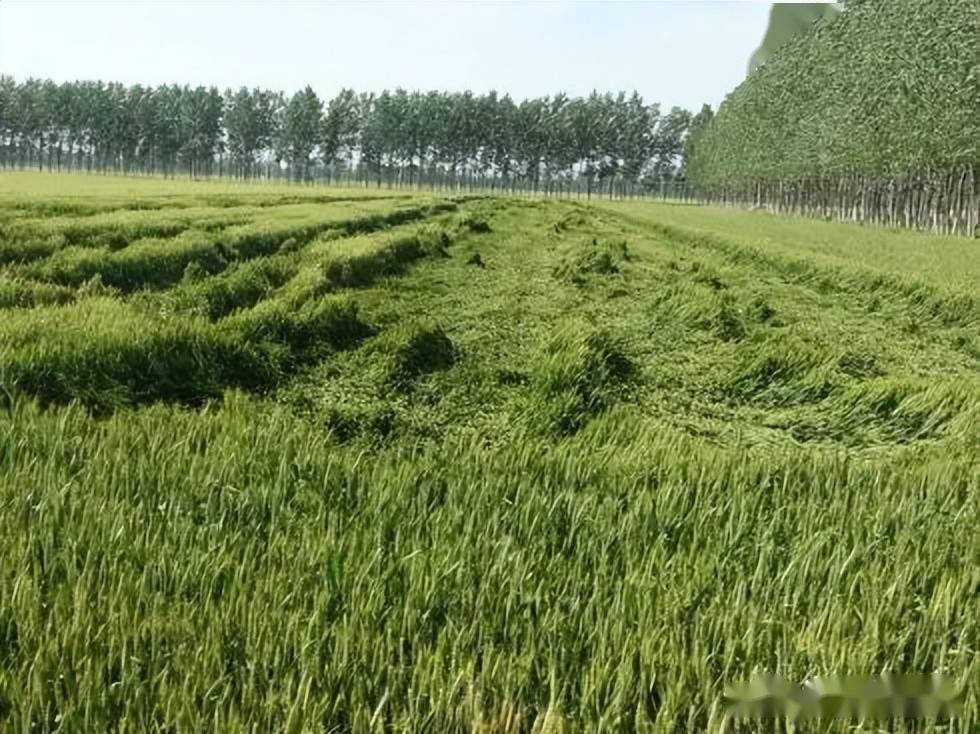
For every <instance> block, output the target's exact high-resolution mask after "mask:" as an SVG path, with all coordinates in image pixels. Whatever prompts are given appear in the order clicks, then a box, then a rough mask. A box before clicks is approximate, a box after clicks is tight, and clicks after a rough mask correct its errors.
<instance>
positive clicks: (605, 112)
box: [0, 77, 696, 196]
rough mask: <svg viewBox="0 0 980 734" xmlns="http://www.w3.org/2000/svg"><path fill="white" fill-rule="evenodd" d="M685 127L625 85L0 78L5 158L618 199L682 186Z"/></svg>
mask: <svg viewBox="0 0 980 734" xmlns="http://www.w3.org/2000/svg"><path fill="white" fill-rule="evenodd" d="M693 119H696V118H693ZM691 122H692V116H691V114H690V113H689V112H688V111H687V110H682V109H680V108H675V109H673V110H671V111H670V113H669V114H667V115H661V112H660V106H659V105H658V104H647V103H646V102H645V101H644V100H643V98H642V97H640V95H639V94H637V93H635V92H634V93H633V94H631V95H627V94H625V93H619V94H609V93H600V92H592V93H591V94H590V95H588V96H587V97H581V98H571V97H569V96H568V95H566V94H563V93H557V94H554V95H551V96H546V97H538V98H533V99H525V100H522V101H521V102H519V103H518V102H515V101H514V100H513V99H511V98H510V97H509V96H507V95H499V94H498V93H497V92H489V93H487V94H482V95H478V94H474V93H473V92H468V91H467V92H437V91H430V92H422V91H417V90H413V91H409V90H405V89H395V90H393V91H389V90H386V91H382V92H380V93H378V94H358V93H356V92H355V91H354V90H351V89H344V90H341V91H340V92H339V93H338V94H337V95H336V96H334V97H333V98H332V99H329V100H326V99H321V98H320V97H319V96H318V95H317V94H316V92H315V91H314V90H313V89H312V88H310V87H306V88H305V89H303V90H301V91H299V92H297V93H296V94H294V95H292V96H291V97H286V96H284V95H283V94H282V93H281V92H272V91H268V90H263V89H248V88H245V87H242V88H240V89H238V90H237V91H233V90H227V91H225V92H224V93H223V94H222V93H220V92H219V91H218V90H217V89H215V88H213V87H197V88H190V87H186V86H177V85H163V86H159V87H155V88H153V87H144V86H141V85H135V86H132V87H125V86H123V85H121V84H114V83H109V84H106V83H103V82H75V83H70V84H61V85H56V84H55V83H53V82H50V81H41V80H36V79H28V80H25V81H23V82H20V83H17V82H16V81H15V80H14V79H11V78H10V77H0V166H3V167H10V166H14V167H34V168H44V167H48V168H51V169H59V170H60V169H62V168H67V169H71V168H78V167H81V168H84V169H86V170H103V171H104V170H113V171H119V172H126V173H130V172H137V171H139V172H144V173H149V172H156V173H164V174H166V175H176V174H178V173H182V174H187V175H190V176H213V175H232V176H236V177H243V178H252V177H254V176H264V177H275V178H280V177H288V178H291V179H293V180H297V181H299V180H311V179H312V180H319V179H327V180H331V179H338V178H342V177H346V178H347V180H348V181H351V180H354V179H356V180H358V181H361V182H365V183H366V182H371V183H374V184H375V185H378V186H381V185H383V184H387V185H403V186H411V187H418V186H429V187H437V188H461V187H472V186H481V187H483V186H485V187H490V188H494V189H506V190H511V191H514V190H535V191H545V192H548V193H551V194H555V195H562V194H570V193H571V192H573V191H575V192H577V193H581V194H584V195H587V196H591V195H592V194H593V193H602V194H604V195H608V196H617V195H618V196H625V195H629V194H633V193H640V192H643V191H650V190H653V191H655V192H662V191H663V190H664V189H663V185H664V182H668V183H671V184H673V185H675V186H677V185H680V184H682V183H683V172H682V170H681V164H682V159H683V157H684V151H685V139H686V137H687V132H688V126H689V125H690V124H691Z"/></svg>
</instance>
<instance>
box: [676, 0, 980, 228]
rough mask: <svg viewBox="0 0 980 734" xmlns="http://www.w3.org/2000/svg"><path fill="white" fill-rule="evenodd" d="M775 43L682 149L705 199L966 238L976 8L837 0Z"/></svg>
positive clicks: (979, 85) (976, 94)
mask: <svg viewBox="0 0 980 734" xmlns="http://www.w3.org/2000/svg"><path fill="white" fill-rule="evenodd" d="M842 8H843V12H841V13H839V14H837V15H835V16H830V17H828V18H825V19H823V20H820V21H818V22H817V23H816V25H815V26H814V27H813V29H812V30H811V31H810V32H809V33H805V34H802V35H800V36H798V37H797V38H795V39H794V40H792V41H790V42H789V43H788V44H787V45H785V46H783V47H782V48H780V49H779V50H778V51H777V52H776V53H775V54H774V55H773V56H772V57H771V58H769V59H768V60H767V61H766V63H765V64H763V65H762V66H761V67H760V68H758V69H757V70H756V71H754V72H753V73H752V74H751V75H750V76H749V77H748V79H746V80H745V82H743V83H742V84H741V85H740V86H739V87H738V88H737V89H735V91H734V92H733V93H732V94H730V95H729V96H728V98H727V99H726V100H725V102H724V103H722V105H721V106H720V108H719V110H718V114H717V115H716V116H715V118H714V120H713V121H712V123H711V124H710V125H709V126H707V128H706V129H705V130H703V131H702V132H701V134H700V135H699V136H698V139H697V140H695V141H693V142H692V147H693V151H692V152H691V160H690V161H689V164H690V165H689V167H688V171H687V175H688V176H689V177H690V178H691V179H692V180H695V181H697V184H698V190H699V194H700V195H701V197H703V198H707V199H708V200H713V201H723V202H732V203H739V204H749V205H754V206H758V207H762V208H766V209H770V210H773V211H780V212H794V213H800V214H811V215H819V216H823V217H827V218H838V219H846V220H859V221H870V222H876V223H880V224H885V225H894V226H905V227H916V228H921V229H930V230H934V231H938V232H955V233H961V234H963V233H965V234H969V235H972V234H974V233H975V232H976V231H977V224H978V219H980V181H978V180H977V178H978V171H980V62H978V55H977V54H978V43H980V40H978V39H980V12H978V3H977V0H887V2H883V1H881V0H847V2H845V3H843V4H842Z"/></svg>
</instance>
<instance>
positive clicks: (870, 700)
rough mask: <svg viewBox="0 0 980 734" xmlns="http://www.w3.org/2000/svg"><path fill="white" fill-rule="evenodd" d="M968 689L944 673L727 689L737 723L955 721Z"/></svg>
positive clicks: (759, 682)
mask: <svg viewBox="0 0 980 734" xmlns="http://www.w3.org/2000/svg"><path fill="white" fill-rule="evenodd" d="M965 698H966V688H965V686H963V687H958V686H957V685H956V683H955V682H954V681H953V680H952V678H950V677H948V676H945V675H941V674H939V673H932V674H918V673H908V674H894V673H884V674H882V675H878V676H870V677H869V676H849V675H848V676H838V675H830V676H822V677H815V678H808V679H807V680H805V681H803V682H802V683H794V682H793V681H789V680H786V679H785V678H782V677H780V676H777V675H771V674H767V673H760V674H756V675H754V676H752V678H751V679H750V680H748V681H744V682H739V683H735V684H732V685H729V686H727V687H726V688H725V694H724V699H723V700H724V704H725V708H726V712H727V713H728V715H729V716H731V717H733V718H736V719H743V718H744V719H750V718H752V719H759V718H763V719H765V718H790V719H794V720H802V719H818V718H844V719H877V720H882V719H950V718H953V717H954V716H957V715H959V714H960V713H961V712H962V708H963V701H964V699H965Z"/></svg>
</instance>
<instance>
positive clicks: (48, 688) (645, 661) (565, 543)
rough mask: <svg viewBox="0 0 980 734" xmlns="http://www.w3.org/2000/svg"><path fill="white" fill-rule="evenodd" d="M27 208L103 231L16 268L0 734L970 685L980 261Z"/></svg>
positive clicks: (488, 226) (539, 716) (243, 726)
mask: <svg viewBox="0 0 980 734" xmlns="http://www.w3.org/2000/svg"><path fill="white" fill-rule="evenodd" d="M5 179H7V181H8V182H9V181H15V182H16V183H17V185H16V193H4V192H3V191H2V190H0V225H2V226H3V227H5V229H3V230H2V231H0V249H2V250H3V252H8V251H9V252H13V251H15V249H16V245H15V243H14V240H12V239H10V238H9V237H7V235H5V234H4V233H6V232H9V231H11V230H10V228H11V227H13V226H14V224H15V223H16V228H17V231H18V232H19V234H18V238H19V239H17V240H16V242H20V243H24V244H23V246H24V247H30V244H29V243H30V242H33V241H47V240H46V239H44V238H47V237H50V236H51V235H50V232H51V231H53V230H54V229H55V228H58V227H68V228H70V227H71V226H73V225H72V220H76V221H77V222H82V221H86V220H87V221H88V223H89V225H90V226H89V228H88V229H87V230H85V231H86V233H87V234H86V235H85V236H86V238H87V239H86V241H85V242H81V241H74V242H68V241H67V240H66V241H65V242H64V243H61V244H60V245H59V246H58V248H56V249H55V250H52V251H51V252H49V253H46V254H45V253H40V254H38V255H37V256H36V257H34V256H32V259H27V258H17V257H11V258H9V259H7V260H5V261H4V262H5V264H4V265H3V266H0V309H2V311H0V315H2V316H3V320H2V322H0V550H2V553H0V730H3V731H6V730H10V731H30V730H35V731H64V732H72V731H102V730H118V731H202V730H207V731H210V730H219V731H238V730H247V731H295V732H304V731H329V732H346V731H350V732H375V731H377V732H381V731H394V732H418V731H433V732H444V731H446V732H448V731H461V732H462V731H482V732H540V733H544V732H565V731H583V732H591V731H609V732H632V731H656V732H674V731H679V732H688V731H709V730H710V731H718V730H720V729H721V727H722V726H723V724H724V721H723V719H724V717H723V712H722V711H721V709H720V696H721V694H722V692H723V690H724V685H725V684H726V683H730V682H734V681H736V680H738V679H744V678H747V677H748V676H749V675H750V674H751V673H752V672H753V671H756V670H769V671H772V672H777V673H779V674H781V675H783V676H785V677H787V678H791V679H796V680H802V679H804V678H806V677H808V676H810V675H827V674H832V673H865V674H875V673H878V672H881V671H885V670H892V671H926V672H928V671H933V670H940V671H944V672H946V673H948V674H950V675H952V676H953V677H954V678H955V679H956V680H957V681H958V682H960V683H969V684H970V685H974V684H975V681H976V680H977V678H978V673H980V668H978V663H977V651H978V648H980V628H978V625H977V621H976V619H977V614H976V611H977V606H976V591H977V586H976V583H977V581H976V570H975V569H976V558H977V556H976V552H977V550H976V549H977V546H976V530H975V528H976V521H977V518H978V511H980V506H978V497H980V479H978V477H980V464H978V459H977V457H978V455H980V453H978V449H980V332H978V326H980V306H978V303H977V300H976V298H975V293H974V292H973V291H974V290H975V289H973V288H971V283H972V281H971V280H970V273H972V272H975V267H976V262H977V258H976V255H977V252H976V249H975V243H969V242H960V241H957V243H950V242H949V241H947V240H945V239H943V238H931V237H928V236H922V235H913V234H908V233H898V232H886V231H876V230H868V229H861V228H852V227H849V226H845V225H832V224H828V223H823V222H812V221H802V220H800V221H797V220H792V219H777V218H774V217H768V216H762V215H757V214H753V213H747V212H734V211H726V210H720V209H706V208H695V207H679V206H673V207H672V206H666V205H653V204H648V203H641V202H636V203H611V204H609V203H603V204H602V205H600V206H585V205H583V204H581V203H577V202H555V201H516V200H508V199H464V198H451V197H449V196H448V195H447V196H446V197H442V198H439V197H433V196H430V195H422V194H418V195H416V194H411V195H407V194H405V193H404V192H402V193H401V194H398V195H397V196H390V197H388V198H383V199H371V200H365V201H358V200H357V199H358V196H372V197H373V196H377V195H378V194H379V192H377V191H375V190H368V191H360V192H357V191H354V192H336V191H335V190H333V189H327V190H323V189H312V188H309V189H307V188H301V187H295V188H282V189H273V188H268V187H258V186H256V187H246V186H241V187H239V186H229V185H227V184H220V185H219V184H209V183H195V184H191V183H187V182H169V181H168V182H163V181H158V180H145V181H143V180H128V179H114V178H111V177H86V176H65V177H57V176H45V177H38V176H30V175H27V174H25V175H23V177H21V176H7V177H5ZM21 182H23V183H21ZM3 185H5V184H4V183H3V182H0V187H2V186H3ZM387 193H388V192H385V191H384V190H382V191H381V192H380V194H382V195H385V194H387ZM338 199H343V200H342V201H339V200H338ZM216 212H220V216H219V214H217V213H216ZM176 214H179V217H175V218H174V219H173V221H180V222H182V223H183V225H182V226H184V228H183V229H181V230H180V231H174V232H171V233H163V232H160V231H152V232H151V230H152V227H153V226H157V225H158V224H160V223H161V222H166V221H168V219H167V218H168V217H170V216H171V215H176ZM198 214H200V217H201V218H200V219H198ZM204 222H208V223H209V224H208V225H207V226H204ZM212 225H213V226H212ZM75 226H76V230H74V231H81V226H82V225H81V224H77V225H75ZM87 226H88V225H87ZM115 231H119V232H127V233H136V236H135V237H133V239H126V238H122V239H119V240H118V241H115V243H114V244H111V243H108V242H107V241H106V240H105V239H104V237H107V236H109V234H107V233H112V232H115ZM32 232H36V233H43V234H44V236H43V237H40V236H39V237H38V238H36V239H32V236H33V235H32ZM127 237H128V235H127ZM100 238H103V239H100ZM189 243H193V247H191V246H190V244H189ZM821 243H824V244H821ZM944 243H946V244H948V245H949V246H946V244H944ZM3 248H6V249H3ZM195 248H197V249H195ZM889 248H890V252H891V255H890V256H889V254H888V253H889ZM212 253H217V255H216V256H217V257H219V258H220V263H219V264H220V267H218V266H214V263H217V262H218V261H217V260H214V259H212V258H213V255H212ZM926 261H928V267H924V268H921V269H920V268H919V267H918V266H917V263H920V262H926ZM90 262H91V263H95V265H94V266H93V265H86V266H85V268H83V267H82V266H81V265H80V264H79V263H90ZM86 268H87V269H86ZM76 272H80V273H81V274H80V275H78V276H77V277H76V276H74V275H73V276H72V277H68V276H66V275H64V273H76ZM59 274H60V275H59ZM978 721H980V709H978V707H977V702H976V698H975V691H971V694H970V696H969V697H968V698H967V701H966V705H965V710H964V713H963V716H962V717H961V718H960V719H958V720H955V721H954V722H952V723H951V724H947V725H943V726H925V725H923V726H918V727H915V726H912V725H909V726H907V727H906V726H905V725H904V724H901V723H896V724H886V723H879V724H878V725H877V728H876V726H875V725H874V724H873V723H871V722H865V723H864V724H861V725H858V729H857V730H861V731H877V730H880V729H881V728H882V727H887V728H888V729H889V730H895V731H903V730H909V731H913V730H915V731H919V730H929V731H953V732H967V731H971V730H973V729H974V728H975V727H976V725H977V723H978ZM730 723H731V722H729V724H730ZM771 728H772V727H769V728H768V729H767V727H766V726H764V725H761V724H759V725H753V726H747V725H742V726H741V727H740V728H738V729H737V730H739V731H758V730H769V729H771ZM729 730H730V731H731V730H733V728H731V727H730V728H729ZM854 730H855V729H854V728H853V725H850V726H849V725H846V724H843V723H838V724H833V723H829V724H828V725H827V726H825V727H823V728H821V729H820V731H854Z"/></svg>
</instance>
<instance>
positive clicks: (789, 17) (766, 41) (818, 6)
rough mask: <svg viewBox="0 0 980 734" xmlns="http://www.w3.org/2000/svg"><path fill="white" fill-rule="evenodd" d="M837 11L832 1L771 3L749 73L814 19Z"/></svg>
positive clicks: (807, 28)
mask: <svg viewBox="0 0 980 734" xmlns="http://www.w3.org/2000/svg"><path fill="white" fill-rule="evenodd" d="M838 12H840V11H839V9H838V7H837V6H836V5H835V4H834V3H773V4H772V10H771V11H770V12H769V26H768V27H767V28H766V35H765V37H764V38H763V39H762V44H761V45H760V46H759V48H757V49H756V51H755V53H754V54H752V58H751V59H750V60H749V73H752V72H753V71H755V70H756V69H758V68H759V67H760V66H762V65H763V64H764V63H766V61H768V60H769V57H770V56H772V55H773V54H774V53H776V51H778V50H779V49H780V48H782V46H784V45H785V44H786V43H787V42H788V41H791V40H792V39H793V38H795V37H796V36H798V35H799V34H801V33H804V32H806V31H807V30H809V29H810V27H811V26H812V25H813V24H814V23H815V22H816V21H818V20H820V19H821V18H833V17H834V16H835V15H837V13H838Z"/></svg>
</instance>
